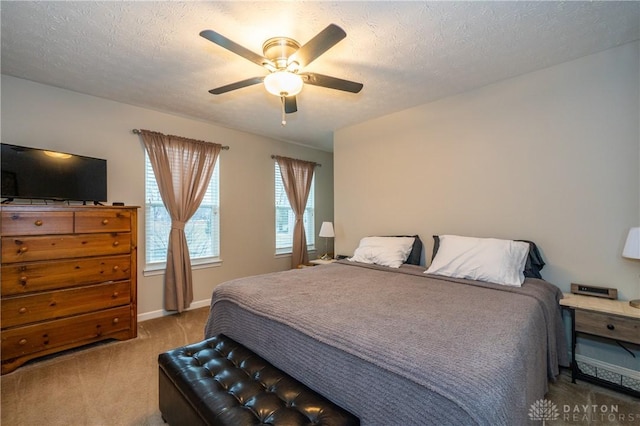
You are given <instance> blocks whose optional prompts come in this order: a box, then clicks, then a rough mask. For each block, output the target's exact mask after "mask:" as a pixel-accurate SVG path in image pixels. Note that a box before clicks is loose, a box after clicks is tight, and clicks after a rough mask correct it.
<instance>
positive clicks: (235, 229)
mask: <svg viewBox="0 0 640 426" xmlns="http://www.w3.org/2000/svg"><path fill="white" fill-rule="evenodd" d="M1 100H2V123H1V124H2V142H4V143H10V144H15V145H23V146H32V147H38V148H48V149H52V150H57V151H63V152H71V153H74V154H81V155H88V156H93V157H99V158H105V159H107V167H108V198H109V203H111V202H113V201H122V202H125V203H126V204H127V205H136V206H141V207H144V149H143V147H142V143H141V141H140V138H139V136H137V135H135V134H133V133H132V132H131V130H132V129H134V128H144V129H149V130H155V131H159V132H162V133H165V134H175V135H180V136H185V137H190V138H194V139H200V140H206V141H211V142H217V143H221V144H223V145H229V146H230V148H231V149H230V150H229V151H222V153H221V154H220V157H219V158H220V160H219V166H220V180H221V184H220V203H221V214H220V225H221V231H220V232H221V241H220V243H221V257H222V259H223V263H222V266H220V267H214V268H206V269H197V270H195V271H194V272H193V279H194V301H202V303H201V304H204V303H207V302H206V301H207V300H208V299H210V297H211V292H212V290H213V288H214V287H215V286H216V285H217V284H219V283H221V282H224V281H227V280H229V279H232V278H236V277H241V276H247V275H253V274H260V273H265V272H272V271H278V270H285V269H289V267H290V262H291V258H290V257H278V258H276V257H275V255H274V253H275V224H274V223H275V208H274V198H275V195H274V184H273V182H274V162H273V160H272V159H271V157H270V156H271V154H277V155H283V156H289V157H294V158H300V159H303V160H310V161H316V162H319V163H321V164H322V167H319V168H317V169H316V189H315V194H316V199H315V205H316V235H317V232H318V231H319V229H320V225H321V223H322V221H325V220H333V164H332V163H333V156H332V154H331V153H329V152H324V151H319V150H315V149H311V148H307V147H303V146H301V145H296V144H291V143H286V142H282V141H277V140H274V139H269V138H266V137H262V136H258V135H254V134H250V133H245V132H240V131H236V130H231V129H227V128H224V127H221V126H219V125H215V124H211V123H207V122H203V121H198V120H192V119H188V118H184V117H179V116H175V115H170V114H166V113H162V112H158V111H153V110H150V109H144V108H139V107H134V106H131V105H126V104H122V103H118V102H113V101H109V100H105V99H100V98H96V97H92V96H87V95H82V94H79V93H75V92H71V91H67V90H62V89H58V88H55V87H51V86H46V85H42V84H37V83H33V82H30V81H26V80H21V79H17V78H14V77H10V76H5V75H3V76H2V92H1ZM138 226H139V235H138V259H139V271H140V272H139V275H138V313H139V315H141V317H142V318H147V317H149V316H154V315H158V314H162V311H161V309H162V301H163V297H162V282H163V277H164V276H163V275H159V276H148V277H145V276H143V274H142V269H143V265H144V250H145V245H144V208H141V209H140V210H139V224H138ZM316 244H322V245H321V246H320V247H321V248H323V247H324V242H322V241H319V239H318V237H316Z"/></svg>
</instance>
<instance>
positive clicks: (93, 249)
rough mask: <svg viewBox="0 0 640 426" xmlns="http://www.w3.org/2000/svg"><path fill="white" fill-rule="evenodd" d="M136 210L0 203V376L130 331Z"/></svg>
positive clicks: (133, 308)
mask: <svg viewBox="0 0 640 426" xmlns="http://www.w3.org/2000/svg"><path fill="white" fill-rule="evenodd" d="M137 209H138V207H127V206H123V207H119V206H110V207H105V206H84V205H82V206H80V205H78V206H73V205H19V204H15V205H14V204H11V205H9V204H6V205H2V206H0V218H1V219H0V220H1V224H0V231H1V232H0V234H1V238H2V251H1V256H2V257H1V268H2V271H1V276H0V280H1V287H2V291H1V295H0V304H1V313H0V315H1V319H2V323H1V326H0V336H1V341H2V347H1V355H0V357H1V361H2V364H1V365H2V367H1V373H2V374H6V373H9V372H11V371H13V370H15V369H16V368H18V367H20V366H21V365H23V364H24V363H25V362H27V361H30V360H32V359H35V358H38V357H41V356H44V355H50V354H54V353H57V352H60V351H64V350H67V349H71V348H76V347H80V346H83V345H87V344H90V343H94V342H97V341H101V340H106V339H118V340H127V339H132V338H135V337H136V336H137Z"/></svg>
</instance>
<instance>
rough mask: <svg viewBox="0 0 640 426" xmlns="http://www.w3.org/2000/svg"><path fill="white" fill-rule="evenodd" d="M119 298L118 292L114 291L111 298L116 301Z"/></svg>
mask: <svg viewBox="0 0 640 426" xmlns="http://www.w3.org/2000/svg"><path fill="white" fill-rule="evenodd" d="M118 296H119V294H118V292H117V291H114V292H113V294H112V295H111V297H112V298H114V299H115V298H116V297H118Z"/></svg>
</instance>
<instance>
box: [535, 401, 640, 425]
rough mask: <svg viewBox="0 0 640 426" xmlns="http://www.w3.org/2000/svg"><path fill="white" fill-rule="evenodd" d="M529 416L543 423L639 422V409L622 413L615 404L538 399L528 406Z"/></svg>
mask: <svg viewBox="0 0 640 426" xmlns="http://www.w3.org/2000/svg"><path fill="white" fill-rule="evenodd" d="M529 418H530V419H531V420H537V421H541V422H542V424H543V425H546V423H547V422H553V421H554V420H562V421H563V422H565V423H576V424H589V423H596V424H606V423H614V422H615V423H616V424H619V423H623V424H624V423H629V424H633V423H636V422H640V409H638V411H637V412H631V413H623V412H620V409H619V407H618V405H617V404H610V405H606V404H573V405H570V404H564V405H559V406H558V405H556V404H554V403H553V402H552V401H549V400H548V399H540V400H538V401H536V402H534V403H533V404H531V407H530V408H529Z"/></svg>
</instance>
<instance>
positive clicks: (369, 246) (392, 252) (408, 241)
mask: <svg viewBox="0 0 640 426" xmlns="http://www.w3.org/2000/svg"><path fill="white" fill-rule="evenodd" d="M414 240H415V238H413V237H365V238H363V239H361V240H360V245H359V246H358V248H357V249H356V250H355V251H354V252H353V257H351V258H350V259H349V260H350V261H352V262H362V263H370V264H376V265H382V266H389V267H391V268H399V267H400V266H401V265H402V264H403V263H404V262H405V261H406V260H407V258H408V257H409V254H410V253H411V249H412V248H413V241H414Z"/></svg>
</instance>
